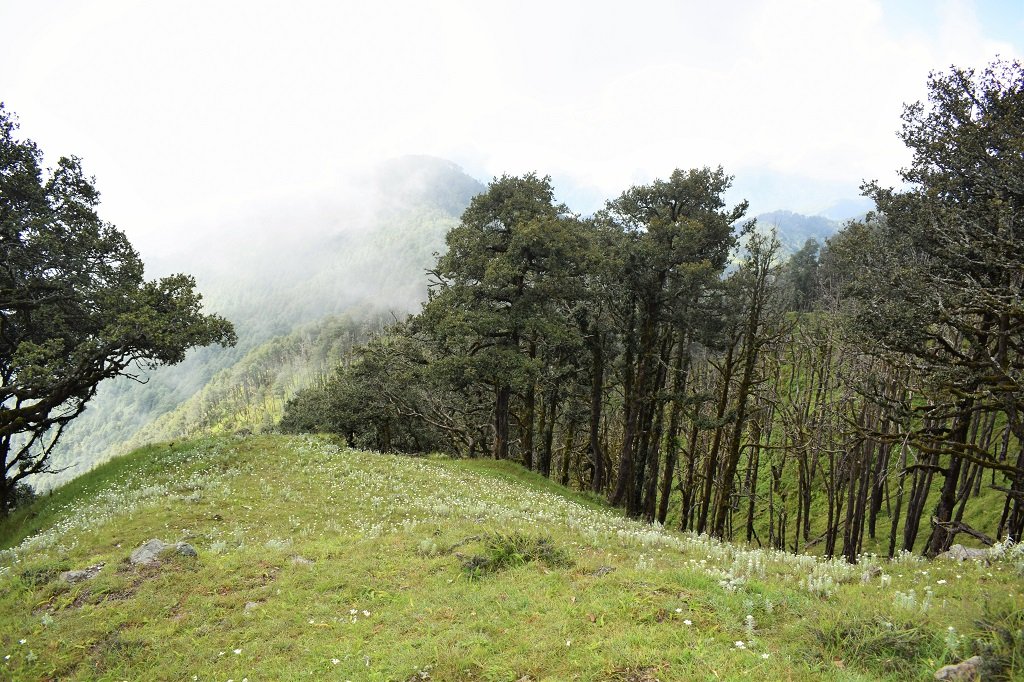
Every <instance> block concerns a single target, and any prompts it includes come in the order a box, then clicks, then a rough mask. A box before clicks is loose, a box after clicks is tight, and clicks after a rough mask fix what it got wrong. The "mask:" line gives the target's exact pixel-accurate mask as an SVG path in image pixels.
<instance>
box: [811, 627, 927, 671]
mask: <svg viewBox="0 0 1024 682" xmlns="http://www.w3.org/2000/svg"><path fill="white" fill-rule="evenodd" d="M818 639H819V641H820V642H821V644H822V645H823V648H824V649H825V650H826V651H830V652H832V653H833V654H834V656H835V657H836V658H839V659H842V660H843V661H845V662H846V664H847V665H852V666H855V667H858V668H864V669H867V670H870V671H872V672H873V673H876V674H878V675H879V676H880V677H884V676H891V675H897V676H898V677H899V679H911V678H913V677H915V676H917V675H919V674H920V672H921V664H922V661H927V660H929V659H934V658H936V656H937V655H940V654H941V651H942V646H943V643H942V642H937V641H936V638H935V635H934V633H933V632H932V631H930V630H928V629H927V628H926V627H924V626H923V625H922V624H921V623H914V622H910V621H902V622H900V621H898V622H891V621H886V620H883V619H881V618H879V617H874V618H853V619H850V620H846V621H842V622H839V621H832V622H830V621H825V622H824V625H823V627H822V628H821V629H820V630H818Z"/></svg>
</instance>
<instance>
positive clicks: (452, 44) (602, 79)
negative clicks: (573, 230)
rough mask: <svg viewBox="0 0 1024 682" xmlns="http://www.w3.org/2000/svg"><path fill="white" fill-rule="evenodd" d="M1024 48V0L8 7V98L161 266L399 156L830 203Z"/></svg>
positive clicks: (581, 207) (38, 0)
mask: <svg viewBox="0 0 1024 682" xmlns="http://www.w3.org/2000/svg"><path fill="white" fill-rule="evenodd" d="M1022 53H1024V2H1022V1H1021V0H1006V1H1005V2H981V1H979V2H968V1H966V0H959V1H949V2H943V1H941V0H939V1H935V2H931V1H927V0H922V1H920V2H876V1H870V0H848V1H844V2H830V1H827V0H806V1H788V0H779V1H762V0H751V1H747V2H714V3H713V2H697V1H678V2H638V1H634V2H624V1H623V0H614V1H611V2H596V1H593V0H591V1H580V2H557V1H555V0H547V1H545V2H527V1H523V0H517V1H515V2H484V1H483V0H477V1H471V0H467V1H466V2H426V1H422V2H412V1H409V2H380V1H376V0H374V1H372V2H371V1H366V2H358V3H357V2H346V1H337V2H301V1H289V2H280V1H278V2H257V1H254V0H246V1H244V2H216V1H213V0H203V1H200V2H188V1H182V0H177V1H176V2H159V3H158V2H135V1H124V2H114V1H111V2H93V1H88V0H77V1H71V2H47V1H45V0H35V1H29V0H24V1H21V2H17V1H13V0H6V1H4V2H2V3H0V100H2V101H4V102H5V103H6V105H7V107H8V108H9V109H10V110H12V111H14V112H16V113H17V114H18V115H19V117H20V119H21V124H22V135H23V136H27V137H30V138H32V139H34V140H35V141H36V142H37V143H39V145H40V146H41V147H42V148H43V150H44V151H45V152H46V153H47V155H48V159H49V160H50V161H51V162H52V161H53V160H55V159H56V157H57V156H58V155H62V154H76V155H78V156H81V157H82V158H83V159H84V165H85V168H86V170H87V171H88V172H89V173H91V174H93V175H95V176H96V177H97V184H98V186H99V189H100V191H101V192H102V194H103V206H102V209H101V211H102V213H101V214H102V215H103V217H105V218H106V219H108V220H110V221H112V222H114V223H116V224H117V225H118V226H119V227H121V228H122V229H124V230H125V232H127V233H128V235H129V237H130V238H132V240H133V241H134V242H136V243H137V244H139V246H140V247H141V248H142V250H143V253H144V255H145V253H146V249H147V248H157V247H158V245H159V244H161V243H162V242H166V240H168V239H172V238H173V239H178V238H179V235H180V236H182V238H186V237H189V236H195V235H205V236H207V237H208V236H210V235H211V234H215V232H216V230H217V229H218V226H220V225H223V224H224V223H225V222H227V221H232V220H237V219H238V218H239V217H240V216H246V215H251V214H252V213H253V212H254V211H259V210H261V207H265V206H270V205H273V206H276V207H280V206H282V205H283V206H287V205H288V204H289V203H292V202H303V201H306V200H307V199H309V198H310V197H314V196H317V195H320V194H323V193H329V192H334V191H340V189H339V188H340V187H341V186H342V185H343V184H344V182H345V180H344V178H345V176H346V174H347V173H349V172H351V171H352V170H353V169H360V168H366V167H367V166H369V165H371V164H373V163H374V162H375V161H377V160H382V159H385V158H389V157H394V156H399V155H403V154H430V155H434V156H440V157H444V158H448V159H451V160H452V161H455V162H456V163H458V164H460V165H461V166H462V167H463V168H465V169H466V171H467V172H469V173H470V174H471V175H474V176H475V177H477V178H479V179H481V180H483V181H486V180H488V179H489V178H491V177H492V176H494V175H500V174H502V173H506V172H507V173H514V174H519V173H523V172H526V171H530V170H536V171H538V172H540V173H541V174H550V175H552V176H553V178H554V181H555V185H556V190H557V191H558V193H559V196H560V198H561V199H563V200H565V201H567V202H568V203H569V204H570V206H571V207H572V208H574V209H576V210H577V211H581V212H590V211H592V210H594V209H595V208H597V207H599V205H600V204H601V203H602V202H603V200H604V199H606V198H611V197H614V196H616V195H618V194H619V193H620V192H621V191H622V190H624V189H626V188H627V187H629V186H630V185H632V184H636V183H641V182H648V181H650V180H652V179H654V178H656V177H665V176H667V175H668V174H669V173H670V172H671V171H672V169H674V168H677V167H681V168H691V167H699V166H703V165H712V166H715V165H719V164H721V165H723V166H724V167H725V169H726V171H727V172H729V173H731V174H733V175H735V176H736V182H735V185H736V195H735V198H739V197H740V196H745V197H748V198H750V199H751V200H752V209H753V211H754V212H763V211H767V210H773V209H779V208H788V209H792V210H797V211H801V212H806V213H815V212H817V211H819V210H822V209H824V208H826V207H827V206H829V205H830V204H832V203H834V202H835V201H836V200H839V199H843V198H852V197H855V196H857V194H858V190H857V187H858V185H859V184H860V182H861V181H862V180H863V179H874V178H877V179H880V180H882V181H884V182H888V183H892V182H895V175H894V171H895V170H896V169H897V168H898V167H900V166H901V165H903V164H905V163H906V160H907V158H908V157H907V155H906V152H905V150H904V149H903V147H902V145H901V143H900V142H899V140H898V139H897V137H896V135H895V133H896V131H897V130H898V128H899V125H900V119H899V116H900V112H901V110H902V104H903V103H904V102H909V101H913V100H917V99H921V98H923V97H924V95H925V81H926V77H927V74H928V72H929V71H930V70H933V69H945V68H947V67H948V66H949V65H950V64H957V65H961V66H978V67H981V66H984V65H985V64H986V63H987V62H988V61H989V60H990V59H991V58H992V57H994V56H995V55H997V54H998V55H1001V56H1002V57H1004V58H1019V57H1020V56H1021V54H1022Z"/></svg>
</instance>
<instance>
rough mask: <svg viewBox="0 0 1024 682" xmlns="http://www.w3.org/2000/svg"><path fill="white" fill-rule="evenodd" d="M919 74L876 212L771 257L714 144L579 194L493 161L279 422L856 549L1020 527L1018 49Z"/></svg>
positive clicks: (683, 519)
mask: <svg viewBox="0 0 1024 682" xmlns="http://www.w3.org/2000/svg"><path fill="white" fill-rule="evenodd" d="M929 94H930V99H929V102H928V103H927V104H915V105H911V106H908V107H907V108H906V111H905V114H904V128H903V132H902V134H901V136H902V139H903V140H904V142H905V143H906V145H907V146H908V147H909V149H910V151H911V152H912V153H913V159H914V161H913V164H912V165H911V166H910V167H909V168H907V169H906V170H904V171H903V172H902V176H903V179H904V180H905V181H906V183H907V187H906V188H905V189H903V190H894V189H889V188H886V187H882V186H879V185H877V184H869V185H867V186H866V187H865V191H866V193H867V194H868V195H869V196H870V197H871V199H872V200H873V201H874V203H875V206H876V210H875V211H874V212H872V213H870V214H869V215H868V216H866V218H865V219H864V220H861V221H857V222H852V223H850V224H848V225H847V226H846V227H844V228H843V229H842V230H841V231H840V232H838V233H837V234H835V235H833V236H831V237H828V238H827V239H826V240H825V242H824V244H822V245H821V248H820V249H819V245H818V244H816V243H815V242H813V241H811V242H808V243H807V244H806V245H805V246H804V247H801V248H800V249H799V250H798V251H797V252H796V253H795V254H794V255H793V256H792V257H791V258H789V259H787V260H783V259H782V258H781V255H782V248H781V244H780V241H779V239H778V238H777V235H775V234H774V233H773V232H771V231H767V232H765V231H763V230H758V229H757V228H756V226H755V225H754V224H753V223H752V222H743V219H744V215H745V213H746V205H745V204H743V203H741V204H739V205H736V206H732V207H730V206H727V205H726V204H725V202H724V200H723V195H724V193H725V191H726V190H727V189H728V188H729V186H730V183H731V178H730V176H728V175H727V174H726V173H725V172H724V171H723V170H722V169H721V168H718V169H711V168H702V169H693V170H688V171H684V170H677V171H675V172H673V173H672V174H671V175H670V176H669V177H668V179H666V180H657V181H655V182H653V183H650V184H647V185H643V186H637V187H633V188H631V189H629V190H627V191H625V192H624V193H623V194H622V195H621V196H619V197H618V198H616V199H613V200H611V201H609V202H608V204H607V207H606V208H605V209H604V210H603V211H600V212H598V213H597V214H596V215H594V216H592V217H589V218H586V219H582V218H580V217H579V216H576V215H574V214H572V213H571V212H570V211H569V210H568V209H567V208H566V207H565V206H563V205H561V204H559V203H558V202H557V201H556V199H555V194H554V188H553V186H552V184H551V182H550V180H549V179H548V178H541V177H538V176H537V175H534V174H527V175H523V176H504V177H502V178H498V179H496V180H495V181H494V182H492V183H491V184H490V186H489V187H488V189H487V191H486V192H485V193H483V194H481V195H479V196H477V197H475V198H474V199H473V201H472V203H471V204H470V206H469V208H468V209H467V210H466V212H465V213H464V214H463V215H462V219H461V222H460V223H459V225H458V226H457V227H455V228H454V229H452V230H451V231H450V232H449V233H448V235H447V247H448V248H447V252H446V253H445V254H444V255H443V256H441V257H440V258H439V259H438V260H437V263H436V265H435V267H434V268H433V269H432V270H431V272H430V275H429V278H428V281H429V282H430V286H431V291H430V298H429V300H428V302H427V303H426V304H425V305H424V307H423V309H422V311H421V312H420V313H419V314H418V315H416V316H415V317H414V318H412V319H410V320H409V321H408V322H405V323H403V324H400V325H396V326H395V327H393V328H392V329H391V330H390V331H389V332H388V333H387V334H384V335H381V336H379V337H377V338H375V339H373V340H372V341H371V342H370V343H368V344H366V345H365V346H364V347H363V348H361V349H360V350H359V351H358V353H357V354H356V358H355V359H354V361H352V362H349V363H346V364H345V365H344V366H342V367H341V368H339V370H338V373H337V375H336V376H335V377H334V378H333V379H332V381H330V382H328V383H326V384H324V385H322V386H318V387H316V388H313V389H310V390H308V391H305V392H303V393H302V394H301V395H299V396H298V397H297V398H296V399H295V400H294V401H293V402H292V403H291V404H290V405H289V407H288V410H287V412H286V415H285V418H284V420H283V421H282V428H285V429H290V430H299V431H301V430H313V431H316V430H329V431H334V432H336V433H340V434H342V435H344V436H345V437H346V438H347V439H348V441H349V442H350V443H352V444H358V445H363V446H368V447H373V448H378V449H382V450H403V451H410V452H412V451H424V450H428V451H429V450H432V449H440V450H443V451H447V452H453V453H460V454H463V455H467V456H470V457H472V456H481V455H489V456H492V457H494V458H496V459H500V460H504V459H514V460H517V461H520V462H522V463H523V464H524V465H525V466H527V467H528V468H531V469H534V470H536V471H539V472H541V473H542V474H544V475H545V476H550V477H552V478H554V479H556V480H558V481H560V482H561V483H563V484H571V485H574V486H576V487H579V488H583V489H590V490H592V491H594V492H597V493H601V494H604V495H607V496H608V498H609V499H610V501H611V502H612V503H613V504H615V505H619V506H622V507H623V508H624V509H625V510H626V512H627V513H628V514H629V515H631V516H636V517H641V518H645V519H648V520H652V521H654V520H657V521H659V522H661V523H672V524H674V525H677V526H679V527H681V528H683V529H690V530H695V531H697V532H699V533H709V534H711V535H713V536H716V537H720V538H731V539H743V540H746V541H749V542H754V543H758V544H760V545H765V546H771V547H777V548H780V549H781V548H785V549H789V550H794V551H797V550H806V549H812V548H814V550H815V551H822V552H823V553H824V554H826V555H828V556H832V555H842V556H844V557H846V558H847V559H848V560H849V561H856V560H857V557H858V556H859V555H860V554H861V553H862V552H863V551H866V550H868V549H870V550H871V551H880V552H882V553H885V554H887V555H889V556H894V555H895V554H897V553H898V552H899V551H901V550H906V551H924V552H925V553H926V554H927V555H929V556H936V555H937V554H939V553H941V552H943V551H945V550H947V549H948V548H949V547H950V546H951V545H952V543H953V541H954V540H955V539H958V538H967V540H968V541H969V542H980V543H983V544H986V545H990V544H993V543H994V542H995V541H996V540H997V539H1001V538H1007V537H1008V538H1010V539H1011V540H1014V541H1016V540H1018V539H1020V537H1021V535H1022V531H1024V449H1022V445H1024V422H1022V416H1021V415H1022V414H1024V404H1022V402H1021V401H1022V399H1024V391H1022V390H1021V386H1022V373H1024V345H1022V334H1021V332H1022V329H1024V309H1022V307H1021V289H1022V286H1024V275H1022V273H1024V263H1022V261H1021V253H1022V251H1021V249H1020V248H1019V246H1020V243H1021V239H1022V232H1021V231H1022V229H1024V227H1022V222H1021V216H1022V215H1024V193H1022V192H1021V190H1020V179H1021V178H1022V177H1024V166H1022V164H1024V160H1022V159H1024V157H1022V155H1021V154H1020V144H1021V140H1022V139H1024V129H1022V121H1024V70H1022V67H1021V65H1020V64H1007V63H1001V62H997V63H995V64H993V65H992V66H991V67H990V68H989V69H988V70H986V71H984V72H977V73H975V72H973V71H964V70H958V69H954V70H952V71H951V72H950V73H948V74H934V75H933V76H932V77H931V79H930V80H929ZM737 248H738V249H739V252H738V263H739V264H738V266H736V267H732V265H731V264H732V262H733V259H734V254H735V253H736V249H737Z"/></svg>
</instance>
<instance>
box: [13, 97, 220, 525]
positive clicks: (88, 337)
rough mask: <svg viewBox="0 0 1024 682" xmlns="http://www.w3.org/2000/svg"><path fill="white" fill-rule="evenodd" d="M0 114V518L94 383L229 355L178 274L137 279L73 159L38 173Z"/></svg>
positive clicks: (138, 271)
mask: <svg viewBox="0 0 1024 682" xmlns="http://www.w3.org/2000/svg"><path fill="white" fill-rule="evenodd" d="M17 127H18V126H17V121H16V119H15V118H14V116H13V115H12V114H11V113H10V112H8V111H7V110H6V109H5V108H3V105H0V263H2V265H0V380H2V385H0V460H2V462H3V476H2V481H0V513H6V512H8V511H10V506H11V503H12V499H13V498H12V495H13V491H14V488H15V486H16V485H17V484H18V482H19V481H21V480H22V479H24V478H26V477H27V476H29V475H32V474H39V473H45V472H47V471H48V470H49V455H50V453H51V452H52V450H53V448H54V446H55V445H56V444H57V442H58V440H59V439H60V435H61V433H62V431H63V430H64V428H65V427H66V426H67V425H68V424H69V423H70V422H71V421H72V420H73V419H74V418H75V417H77V416H78V415H80V414H81V413H82V411H83V410H84V409H85V407H86V404H87V403H88V401H89V400H90V399H91V398H92V397H93V396H94V395H95V393H96V388H97V386H98V385H99V383H100V382H101V381H102V380H103V379H107V378H111V377H114V376H117V375H122V374H127V375H132V376H134V373H135V372H136V371H138V370H139V369H146V368H153V367H156V366H157V365H161V364H175V363H177V362H180V361H181V360H182V359H184V357H185V354H186V352H187V351H188V350H189V349H190V348H194V347H197V346H205V345H208V344H211V343H219V344H222V345H231V344H234V342H235V332H234V328H233V327H232V325H231V323H230V322H228V321H227V320H225V319H223V318H221V317H219V316H217V315H205V314H203V313H202V306H201V296H200V295H199V293H198V292H196V290H195V281H194V280H193V278H192V277H190V276H188V275H184V274H176V275H171V276H169V277H164V278H161V279H159V280H152V281H146V280H145V279H144V278H143V265H142V261H141V259H140V258H139V255H138V254H137V253H136V252H135V250H134V249H133V248H132V246H131V244H130V243H129V241H128V239H127V237H125V235H124V233H122V232H121V231H119V230H118V229H116V228H115V227H114V226H112V225H110V224H109V223H105V222H103V221H102V220H101V219H100V217H99V216H98V214H97V212H96V207H97V206H98V204H99V193H98V192H97V190H96V187H95V184H94V180H93V179H92V178H89V177H87V176H86V175H85V174H84V173H83V171H82V168H81V162H80V160H79V159H78V158H76V157H62V158H61V159H59V161H58V162H57V165H56V167H55V168H54V169H53V170H52V171H46V172H44V170H43V167H42V152H41V151H40V149H39V148H38V147H37V146H36V144H35V143H34V142H32V141H31V140H19V139H17V138H16V136H15V133H16V131H17Z"/></svg>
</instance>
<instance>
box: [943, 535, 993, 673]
mask: <svg viewBox="0 0 1024 682" xmlns="http://www.w3.org/2000/svg"><path fill="white" fill-rule="evenodd" d="M955 546H958V545H955ZM982 665H984V660H983V659H982V658H981V656H974V657H973V658H968V659H967V660H966V661H963V662H962V663H957V664H955V665H946V666H943V667H941V668H939V669H938V670H937V671H935V679H937V680H960V681H962V682H973V681H974V680H980V679H981V667H982Z"/></svg>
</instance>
